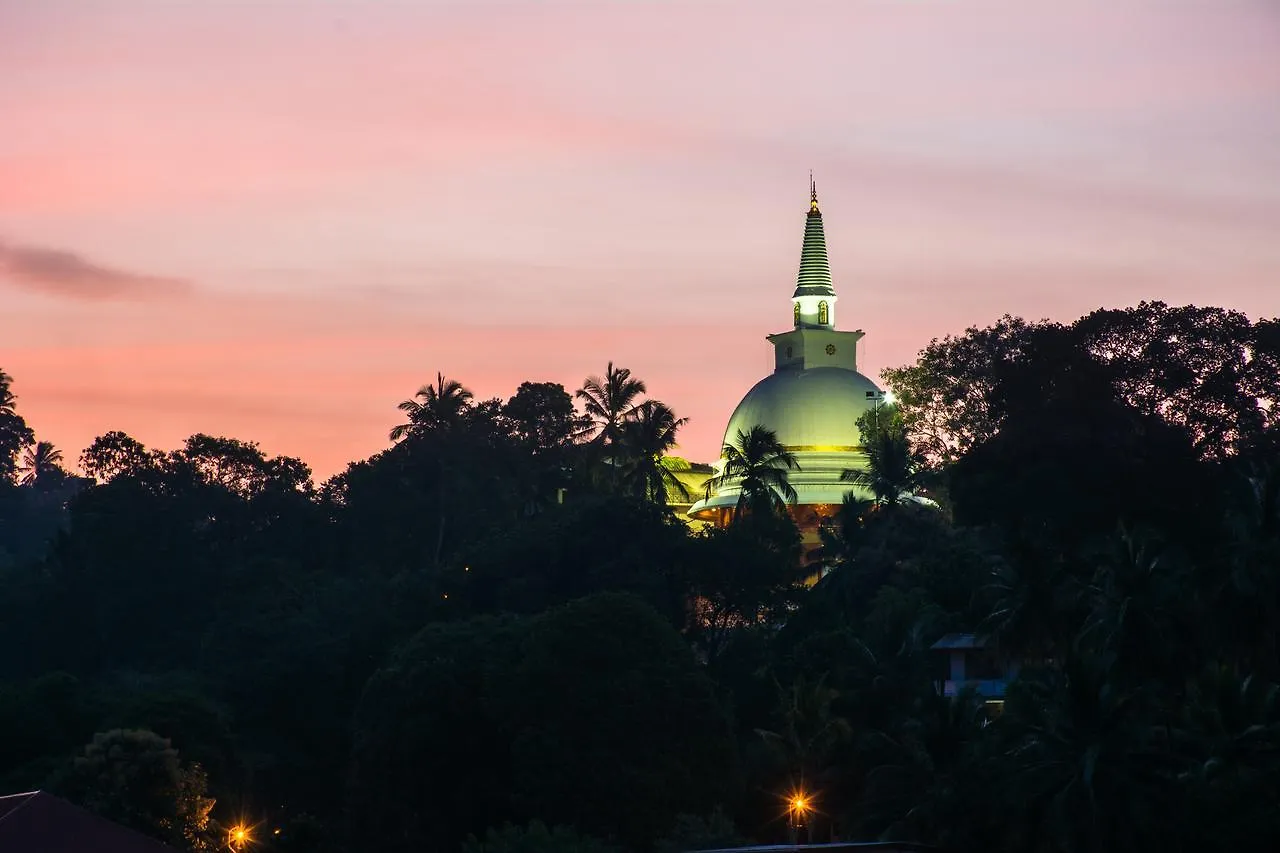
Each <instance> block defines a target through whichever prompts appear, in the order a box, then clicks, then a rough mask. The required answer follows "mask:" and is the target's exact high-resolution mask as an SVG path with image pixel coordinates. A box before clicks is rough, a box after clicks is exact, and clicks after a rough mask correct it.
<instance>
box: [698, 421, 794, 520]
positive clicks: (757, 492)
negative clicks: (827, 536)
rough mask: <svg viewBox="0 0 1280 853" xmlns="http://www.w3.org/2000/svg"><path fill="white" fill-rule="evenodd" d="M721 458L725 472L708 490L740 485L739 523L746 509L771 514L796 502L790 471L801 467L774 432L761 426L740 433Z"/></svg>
mask: <svg viewBox="0 0 1280 853" xmlns="http://www.w3.org/2000/svg"><path fill="white" fill-rule="evenodd" d="M721 456H722V457H723V458H724V469H723V471H722V472H721V473H720V475H719V476H718V477H713V478H711V480H708V481H707V483H708V488H709V489H719V488H721V487H722V486H727V485H737V486H738V488H739V493H738V503H737V505H736V506H735V507H734V510H733V517H734V519H735V520H736V519H737V518H739V517H740V516H742V514H743V510H749V511H751V512H770V511H773V510H777V509H781V508H782V507H783V506H785V505H786V504H788V503H795V501H796V499H797V495H796V490H795V489H794V488H792V486H791V482H790V477H789V473H788V472H790V471H798V470H800V465H799V463H798V462H796V457H795V454H794V453H790V452H789V451H788V450H787V449H786V448H785V447H783V446H782V443H781V442H780V441H778V434H777V433H776V432H774V431H773V430H771V429H769V428H768V427H766V426H763V425H761V424H756V425H755V426H753V427H751V428H750V429H748V430H746V431H745V432H744V431H743V430H738V434H737V435H736V436H734V440H733V443H731V444H726V445H725V446H724V448H723V449H722V450H721Z"/></svg>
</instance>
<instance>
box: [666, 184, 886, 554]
mask: <svg viewBox="0 0 1280 853" xmlns="http://www.w3.org/2000/svg"><path fill="white" fill-rule="evenodd" d="M836 299H837V297H836V291H835V287H834V285H833V284H832V280H831V265H830V263H829V261H828V259H827V241H826V236H825V234H824V233H823V228H822V212H821V210H819V208H818V193H817V189H816V187H815V186H814V185H813V182H812V180H810V184H809V213H808V215H807V217H806V218H805V226H804V246H803V248H802V250H801V252H800V273H799V275H798V277H797V280H796V289H795V293H793V294H792V295H791V306H792V308H791V316H792V324H793V327H792V329H791V330H790V331H786V332H779V333H778V334H774V335H769V336H768V341H769V342H770V343H771V344H773V349H774V370H773V373H772V374H771V375H769V376H767V377H765V378H764V379H762V380H760V381H759V382H757V383H756V384H755V386H754V387H753V388H752V389H751V390H750V391H748V392H747V395H746V396H745V397H743V398H742V402H741V403H739V404H738V407H737V408H736V409H734V412H733V415H732V417H730V418H729V425H728V426H727V427H726V428H725V432H724V444H731V443H733V442H734V440H735V438H736V436H737V434H738V431H739V430H741V431H743V432H747V431H749V430H750V429H751V427H753V426H755V425H757V424H762V425H764V426H765V427H768V428H769V429H771V430H773V431H774V432H775V433H776V434H777V436H778V440H779V442H781V443H782V445H783V446H784V447H785V448H786V449H787V450H788V451H790V452H791V453H793V454H795V457H796V461H797V462H798V463H799V466H800V470H798V471H792V472H790V482H791V485H792V487H793V488H794V489H795V490H796V495H797V501H796V503H795V505H794V506H793V507H792V516H793V518H795V520H796V522H797V523H798V524H799V525H800V527H801V529H802V530H805V531H806V532H808V533H813V532H816V527H817V525H818V524H819V523H820V522H821V519H822V518H825V517H829V516H830V515H831V514H832V513H833V512H834V511H835V510H836V509H837V508H839V506H840V503H841V500H842V499H843V497H844V495H845V494H846V493H847V492H849V491H856V492H859V493H860V494H861V496H863V497H867V496H869V494H867V493H864V490H862V489H855V488H854V486H853V485H852V484H850V483H849V482H847V481H844V480H842V479H841V474H842V473H843V472H844V471H846V470H849V469H862V468H865V467H866V453H865V451H864V449H863V447H862V439H861V436H860V435H859V432H858V427H857V425H856V423H855V421H856V420H857V419H858V417H859V416H860V415H862V414H863V413H864V412H866V411H868V410H870V409H872V408H874V407H875V406H877V405H879V404H881V403H883V402H884V399H885V395H884V392H882V391H881V390H880V388H878V387H877V386H876V384H875V383H874V382H872V381H871V380H870V379H868V378H867V377H866V376H864V375H862V374H861V373H859V372H858V341H859V340H860V339H861V338H862V337H863V333H862V330H860V329H859V330H857V331H852V332H841V331H837V330H836ZM721 466H723V462H721V463H720V466H717V472H719V471H720V470H721ZM739 491H740V490H739V489H738V488H737V486H736V485H735V484H734V483H732V482H729V483H726V484H724V485H723V486H722V487H721V488H720V489H718V490H716V491H715V492H713V493H712V494H711V495H710V496H708V497H707V498H705V499H704V500H700V501H698V502H697V503H695V504H693V506H691V507H690V508H689V511H688V515H689V517H690V518H692V519H696V520H699V521H708V522H712V523H716V524H725V523H727V522H728V520H729V513H730V511H731V510H732V509H733V507H734V506H735V505H736V504H737V502H738V495H739ZM809 538H810V536H806V539H809Z"/></svg>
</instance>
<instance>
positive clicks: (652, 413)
mask: <svg viewBox="0 0 1280 853" xmlns="http://www.w3.org/2000/svg"><path fill="white" fill-rule="evenodd" d="M688 422H689V419H688V418H677V417H676V415H675V412H673V411H672V410H671V408H670V407H669V406H667V405H666V404H664V403H660V402H658V401H657V400H645V401H644V402H643V403H641V404H639V405H638V406H636V407H635V409H634V414H633V417H632V419H631V420H628V421H626V422H625V423H624V424H623V425H622V430H621V433H620V437H619V441H618V444H619V447H620V451H621V453H620V455H621V457H622V459H623V462H622V466H621V469H622V487H623V489H625V490H626V491H627V492H630V493H631V494H633V495H635V496H636V497H638V498H640V499H642V500H652V501H655V502H657V503H659V504H665V503H666V502H667V495H668V494H669V493H674V494H677V495H680V496H682V497H684V498H686V499H687V498H688V497H689V490H688V489H687V488H685V485H684V483H681V482H680V479H679V478H678V477H676V475H675V474H674V473H672V471H671V469H670V468H668V467H667V466H666V465H664V464H662V458H663V457H664V456H665V455H666V454H667V453H669V452H670V451H671V450H672V449H673V448H674V447H675V446H676V433H677V432H678V431H679V430H680V428H681V427H683V426H684V425H685V424H687V423H688Z"/></svg>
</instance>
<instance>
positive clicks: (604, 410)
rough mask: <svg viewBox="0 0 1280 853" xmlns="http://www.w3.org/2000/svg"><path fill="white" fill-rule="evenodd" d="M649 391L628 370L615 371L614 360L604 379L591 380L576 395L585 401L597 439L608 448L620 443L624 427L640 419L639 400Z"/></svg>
mask: <svg viewBox="0 0 1280 853" xmlns="http://www.w3.org/2000/svg"><path fill="white" fill-rule="evenodd" d="M645 391H646V389H645V387H644V382H642V381H641V380H639V379H633V378H631V371H630V370H629V369H627V368H625V367H617V368H615V367H614V366H613V362H612V361H611V362H609V365H608V367H607V368H606V369H605V372H604V378H603V379H601V378H600V377H599V376H589V377H587V379H586V381H585V382H583V383H582V387H581V388H579V389H578V390H577V391H576V392H574V396H575V397H576V398H577V399H579V400H582V408H583V410H584V411H585V412H586V414H587V417H588V418H590V419H591V430H590V431H591V432H592V433H594V434H595V436H594V439H593V440H594V441H597V442H599V443H601V444H604V445H612V444H614V443H616V442H617V440H618V438H619V436H620V435H621V432H622V425H623V424H624V423H625V422H627V421H629V420H632V419H634V418H635V416H636V411H637V409H638V408H639V406H640V404H639V403H637V402H636V398H637V397H639V396H640V395H641V394H644V393H645Z"/></svg>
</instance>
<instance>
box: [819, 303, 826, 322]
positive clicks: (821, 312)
mask: <svg viewBox="0 0 1280 853" xmlns="http://www.w3.org/2000/svg"><path fill="white" fill-rule="evenodd" d="M827 322H828V321H827V303H826V302H819V303H818V325H820V326H825V325H827Z"/></svg>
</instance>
